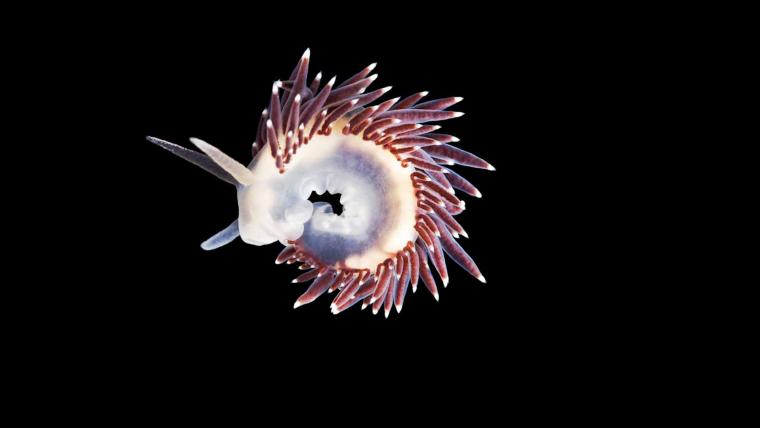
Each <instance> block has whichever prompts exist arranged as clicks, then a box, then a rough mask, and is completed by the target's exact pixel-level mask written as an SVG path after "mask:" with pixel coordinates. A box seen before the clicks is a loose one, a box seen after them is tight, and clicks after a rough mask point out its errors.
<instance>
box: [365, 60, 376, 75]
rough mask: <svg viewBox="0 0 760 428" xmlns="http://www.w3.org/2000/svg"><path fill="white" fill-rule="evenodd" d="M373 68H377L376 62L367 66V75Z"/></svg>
mask: <svg viewBox="0 0 760 428" xmlns="http://www.w3.org/2000/svg"><path fill="white" fill-rule="evenodd" d="M375 67H377V63H376V62H373V63H372V64H370V65H368V66H367V73H369V72H370V71H372V70H374V69H375Z"/></svg>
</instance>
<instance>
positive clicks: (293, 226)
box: [238, 122, 417, 270]
mask: <svg viewBox="0 0 760 428" xmlns="http://www.w3.org/2000/svg"><path fill="white" fill-rule="evenodd" d="M342 127H343V123H340V122H339V123H336V124H335V129H338V130H339V129H342ZM249 169H250V170H251V172H252V174H251V176H250V177H249V178H248V179H247V183H246V185H240V186H238V205H239V208H240V216H239V218H238V227H239V232H240V237H241V238H242V239H243V240H244V241H245V242H247V243H249V244H254V245H265V244H270V243H272V242H275V241H280V242H281V243H283V244H287V243H288V241H294V240H297V239H299V238H300V239H301V240H302V241H301V245H302V247H303V248H304V250H306V251H307V252H308V253H309V255H311V256H312V257H315V258H316V259H317V260H318V261H320V262H322V263H324V264H326V265H334V266H337V267H342V268H346V267H348V268H355V269H362V268H368V269H371V270H374V269H375V267H376V266H377V264H379V263H381V262H383V261H384V260H385V259H387V258H388V257H391V256H393V255H394V254H395V253H396V252H397V251H399V250H401V249H403V247H404V246H405V245H406V243H407V242H408V241H414V240H415V239H416V237H417V235H416V232H415V230H414V224H415V211H416V204H415V200H416V199H415V197H414V188H413V186H412V181H411V179H410V174H411V173H412V172H413V171H414V169H413V167H411V166H408V167H406V168H404V167H402V166H401V163H400V162H399V161H398V160H396V158H395V156H394V155H392V154H391V153H390V152H389V151H388V150H382V149H381V148H380V147H379V146H376V145H375V144H374V142H372V141H364V140H362V139H361V137H359V136H354V135H347V136H346V135H343V134H342V133H340V132H339V131H338V132H335V131H334V132H333V133H332V134H331V135H330V136H322V135H316V134H315V135H314V138H313V139H312V140H311V141H310V142H309V143H308V144H307V145H303V146H301V147H299V148H298V152H297V153H296V154H295V155H294V156H292V158H291V160H290V162H289V163H288V164H287V165H286V169H285V173H283V174H281V173H280V172H279V170H278V168H277V166H276V164H275V159H274V158H272V156H271V153H270V150H269V147H264V148H263V149H262V150H261V151H260V152H259V153H258V155H257V156H256V158H255V159H254V160H253V162H251V165H250V167H249ZM312 191H314V192H316V193H317V194H322V193H324V192H325V191H327V192H330V193H332V194H336V193H340V194H341V198H340V202H341V204H342V205H343V212H342V214H341V215H336V214H334V213H333V212H332V209H331V207H330V206H329V204H326V203H319V202H318V203H315V204H312V203H311V202H310V201H309V200H308V198H309V196H310V195H311V193H312Z"/></svg>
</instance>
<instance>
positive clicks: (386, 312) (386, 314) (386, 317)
mask: <svg viewBox="0 0 760 428" xmlns="http://www.w3.org/2000/svg"><path fill="white" fill-rule="evenodd" d="M390 314H391V308H388V310H387V311H385V319H388V315H390Z"/></svg>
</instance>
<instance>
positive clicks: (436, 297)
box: [433, 291, 441, 302]
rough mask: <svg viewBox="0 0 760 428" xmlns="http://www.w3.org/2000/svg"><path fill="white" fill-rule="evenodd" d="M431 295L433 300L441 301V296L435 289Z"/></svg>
mask: <svg viewBox="0 0 760 428" xmlns="http://www.w3.org/2000/svg"><path fill="white" fill-rule="evenodd" d="M433 297H435V301H436V302H440V301H441V296H439V295H438V292H437V291H436V292H435V294H433Z"/></svg>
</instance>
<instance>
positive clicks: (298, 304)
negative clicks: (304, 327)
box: [293, 300, 303, 309]
mask: <svg viewBox="0 0 760 428" xmlns="http://www.w3.org/2000/svg"><path fill="white" fill-rule="evenodd" d="M301 306H303V303H302V302H301V301H300V300H296V302H295V303H294V304H293V309H298V308H300V307H301Z"/></svg>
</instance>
